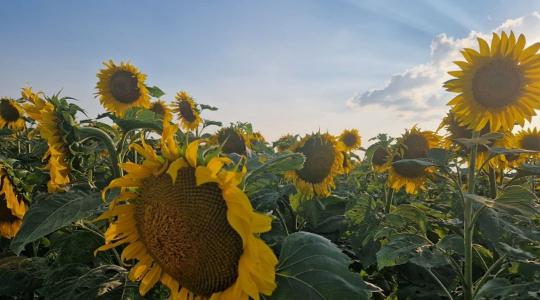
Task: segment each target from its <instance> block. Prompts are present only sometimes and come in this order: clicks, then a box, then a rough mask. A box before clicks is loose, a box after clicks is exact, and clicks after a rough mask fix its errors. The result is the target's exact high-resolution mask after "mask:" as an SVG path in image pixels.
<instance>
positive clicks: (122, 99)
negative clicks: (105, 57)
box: [96, 60, 150, 116]
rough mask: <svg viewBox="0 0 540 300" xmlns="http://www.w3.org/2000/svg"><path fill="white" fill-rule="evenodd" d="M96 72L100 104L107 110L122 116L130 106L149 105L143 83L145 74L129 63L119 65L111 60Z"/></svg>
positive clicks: (147, 94) (148, 96) (146, 106)
mask: <svg viewBox="0 0 540 300" xmlns="http://www.w3.org/2000/svg"><path fill="white" fill-rule="evenodd" d="M103 64H104V65H105V68H104V69H102V70H100V71H99V73H98V74H97V77H98V79H99V80H98V83H97V85H96V89H97V94H98V95H99V101H100V102H101V105H103V107H105V109H106V110H107V111H109V112H112V113H114V114H115V115H118V116H123V115H124V112H125V111H126V110H128V109H130V108H132V107H144V108H148V107H150V95H149V93H148V89H147V88H146V85H145V83H144V82H145V80H146V75H145V74H142V73H141V72H139V70H138V69H137V67H135V66H134V65H132V64H130V63H125V62H121V63H120V64H119V65H117V64H115V63H114V62H113V61H112V60H109V61H108V62H104V63H103Z"/></svg>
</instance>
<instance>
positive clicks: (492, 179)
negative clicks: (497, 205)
mask: <svg viewBox="0 0 540 300" xmlns="http://www.w3.org/2000/svg"><path fill="white" fill-rule="evenodd" d="M489 196H490V197H491V199H495V198H497V177H496V175H495V169H493V168H492V167H489Z"/></svg>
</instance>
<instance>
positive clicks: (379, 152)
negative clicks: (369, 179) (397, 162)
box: [371, 145, 390, 173]
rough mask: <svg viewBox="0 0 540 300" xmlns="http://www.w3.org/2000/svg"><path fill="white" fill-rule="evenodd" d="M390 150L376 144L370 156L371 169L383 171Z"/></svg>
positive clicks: (385, 167) (378, 171)
mask: <svg viewBox="0 0 540 300" xmlns="http://www.w3.org/2000/svg"><path fill="white" fill-rule="evenodd" d="M389 155H390V152H389V151H388V148H387V147H385V146H382V145H381V146H377V148H375V151H373V156H372V157H371V167H372V168H373V171H375V172H377V173H384V172H385V171H386V169H387V167H388V164H387V163H388V160H389Z"/></svg>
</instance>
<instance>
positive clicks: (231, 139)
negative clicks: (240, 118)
mask: <svg viewBox="0 0 540 300" xmlns="http://www.w3.org/2000/svg"><path fill="white" fill-rule="evenodd" d="M214 141H215V143H218V144H219V145H221V151H223V153H226V154H231V153H236V154H239V155H246V154H247V153H248V149H249V148H250V146H251V144H250V142H249V137H248V135H246V134H245V133H244V132H242V130H241V129H240V128H237V127H235V126H231V127H226V128H221V129H220V130H219V131H218V132H217V133H216V135H215V136H214Z"/></svg>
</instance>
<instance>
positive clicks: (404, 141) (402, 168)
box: [387, 126, 440, 194]
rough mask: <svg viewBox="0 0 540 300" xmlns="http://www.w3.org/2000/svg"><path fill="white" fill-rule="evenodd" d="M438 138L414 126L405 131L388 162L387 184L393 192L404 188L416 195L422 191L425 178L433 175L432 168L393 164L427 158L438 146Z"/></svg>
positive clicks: (430, 132) (432, 133)
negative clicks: (430, 150)
mask: <svg viewBox="0 0 540 300" xmlns="http://www.w3.org/2000/svg"><path fill="white" fill-rule="evenodd" d="M439 142H440V139H439V137H438V136H437V135H436V134H435V133H434V132H432V131H420V129H418V128H417V127H416V126H414V127H413V128H411V129H410V130H406V132H405V134H403V135H402V136H401V138H399V139H398V142H397V145H396V146H397V148H396V150H395V151H394V153H393V155H392V160H388V162H387V164H388V183H389V185H390V187H391V188H392V189H394V190H399V189H401V188H402V187H405V191H406V192H407V193H408V194H416V193H417V192H418V190H419V189H424V185H425V181H426V178H427V177H428V176H429V175H430V174H431V173H433V168H432V167H427V168H426V167H424V166H419V165H401V164H394V162H396V161H399V160H402V159H419V158H425V157H427V152H428V150H429V149H431V148H435V147H437V146H438V145H439Z"/></svg>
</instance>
